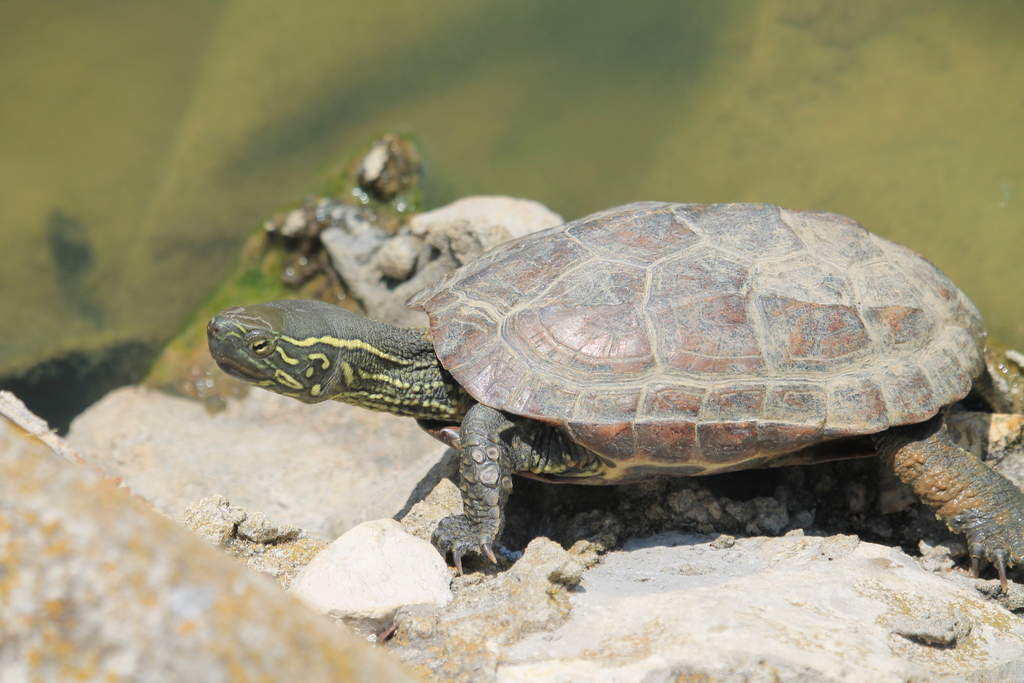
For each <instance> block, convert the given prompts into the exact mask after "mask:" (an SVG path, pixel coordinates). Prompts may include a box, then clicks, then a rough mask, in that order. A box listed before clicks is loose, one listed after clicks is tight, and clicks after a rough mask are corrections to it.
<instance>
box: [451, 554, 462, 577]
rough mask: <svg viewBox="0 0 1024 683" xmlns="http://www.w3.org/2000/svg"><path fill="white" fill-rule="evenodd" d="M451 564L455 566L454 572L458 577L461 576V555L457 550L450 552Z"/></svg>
mask: <svg viewBox="0 0 1024 683" xmlns="http://www.w3.org/2000/svg"><path fill="white" fill-rule="evenodd" d="M452 564H454V565H455V571H457V572H458V573H459V576H462V553H460V552H459V551H458V550H453V551H452Z"/></svg>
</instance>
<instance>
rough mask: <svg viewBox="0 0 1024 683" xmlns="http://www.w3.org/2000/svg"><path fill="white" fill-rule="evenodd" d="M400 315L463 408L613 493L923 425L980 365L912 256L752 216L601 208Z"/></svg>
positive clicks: (872, 240)
mask: <svg viewBox="0 0 1024 683" xmlns="http://www.w3.org/2000/svg"><path fill="white" fill-rule="evenodd" d="M409 305H410V306H413V307H417V308H422V309H423V310H425V311H426V312H427V313H428V315H429V317H430V325H431V330H432V333H433V337H434V345H435V348H436V350H437V355H438V357H439V358H440V360H441V362H442V364H443V365H444V366H445V368H447V369H448V370H449V371H450V372H451V374H452V375H453V376H454V377H455V379H456V380H457V381H458V382H459V383H460V384H461V385H462V386H463V387H464V388H465V389H466V390H467V391H468V392H469V393H470V394H471V395H472V396H473V397H474V398H475V399H476V400H477V401H479V402H481V403H484V404H486V405H489V406H492V407H494V408H498V409H500V410H503V411H507V412H510V413H514V414H518V415H523V416H527V417H531V418H535V419H537V420H542V421H544V422H547V423H550V424H553V425H557V426H560V427H562V428H564V429H565V430H567V431H568V433H569V434H570V436H571V437H572V438H573V440H575V441H577V442H578V443H581V444H583V445H585V446H587V447H588V448H590V449H592V450H594V451H596V452H598V453H599V454H601V455H602V456H603V457H604V459H605V461H606V462H607V463H608V464H610V465H613V466H614V468H613V469H614V472H615V473H614V474H612V475H609V476H612V477H614V478H622V477H623V475H624V473H625V472H626V471H628V470H630V469H635V470H636V472H640V471H643V472H650V471H652V470H662V471H664V472H666V473H675V474H703V473H709V472H717V471H725V470H731V469H740V468H746V467H754V466H762V465H771V464H781V463H784V462H788V461H789V460H788V459H787V458H786V457H785V454H788V453H793V452H795V451H800V450H801V449H808V448H809V447H812V446H814V445H815V444H818V443H820V442H823V441H828V440H832V439H837V438H840V437H847V436H853V435H864V434H871V433H875V432H879V431H882V430H885V429H887V428H889V427H890V426H895V425H903V424H910V423H915V422H920V421H923V420H926V419H928V418H929V417H931V416H932V415H934V414H935V413H936V412H938V411H939V410H940V409H941V408H942V407H943V406H945V405H948V404H950V403H953V402H955V401H957V400H958V399H960V398H962V397H964V396H965V395H966V394H967V393H968V391H969V390H970V388H971V383H972V378H975V377H977V376H979V375H980V374H981V372H982V371H983V368H984V361H983V356H982V354H983V348H984V340H985V329H984V325H983V323H982V320H981V316H980V315H979V314H978V311H977V309H976V308H975V307H974V305H973V304H972V303H971V302H970V300H969V299H968V298H967V296H966V295H964V294H963V292H961V291H960V290H959V289H957V287H956V286H955V285H954V284H953V283H952V282H951V281H950V280H949V278H947V277H946V276H945V275H944V274H943V273H942V272H940V271H939V270H938V269H937V268H936V267H935V266H933V265H932V264H931V263H929V262H928V261H927V260H925V259H924V258H923V257H922V256H920V255H918V254H917V253H915V252H913V251H911V250H910V249H907V248H906V247H903V246H900V245H898V244H895V243H893V242H890V241H888V240H886V239H884V238H882V237H879V236H877V235H874V234H872V233H870V232H868V231H867V230H865V229H864V228H863V227H862V226H861V225H860V224H859V223H857V222H856V221H854V220H852V219H850V218H846V217H844V216H839V215H836V214H832V213H824V212H817V211H792V210H787V209H780V208H779V207H776V206H771V205H765V204H711V205H698V204H668V203H660V202H645V203H638V204H630V205H627V206H622V207H618V208H614V209H609V210H607V211H603V212H600V213H596V214H593V215H591V216H587V217H585V218H582V219H580V220H577V221H574V222H572V223H568V224H566V225H564V226H560V227H557V228H552V229H550V230H546V231H543V232H539V233H535V234H533V235H530V236H527V237H524V238H521V239H518V240H515V241H513V242H509V243H506V244H504V245H502V246H500V247H498V248H497V249H494V250H493V251H491V252H488V253H487V254H485V255H484V256H483V257H481V258H480V259H478V260H476V261H474V262H472V263H470V264H467V265H466V266H465V267H463V268H461V269H459V270H457V271H455V272H453V273H451V274H450V275H448V276H447V277H446V278H444V279H443V280H441V281H440V282H438V283H436V284H435V285H433V286H431V287H429V288H427V289H425V290H424V291H422V292H420V293H419V294H417V295H416V296H415V297H413V299H412V300H410V302H409ZM813 450H814V449H812V451H813ZM804 452H805V453H806V452H808V451H804ZM636 472H634V474H636Z"/></svg>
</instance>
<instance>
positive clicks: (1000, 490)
mask: <svg viewBox="0 0 1024 683" xmlns="http://www.w3.org/2000/svg"><path fill="white" fill-rule="evenodd" d="M942 417H943V416H942V414H939V415H936V416H935V417H933V418H932V419H930V420H928V421H927V422H922V423H921V424H916V425H906V426H903V427H893V428H892V429H889V430H887V431H885V432H882V433H880V434H877V435H875V437H874V442H875V448H876V449H877V450H878V453H879V455H880V456H881V457H882V459H883V461H884V462H885V463H886V465H887V466H889V467H890V468H892V470H893V472H895V473H896V476H898V477H899V478H900V479H901V480H903V482H905V483H907V484H909V485H910V486H911V487H912V488H913V489H914V493H916V494H917V495H918V497H920V498H921V500H922V501H924V502H925V503H927V504H928V506H929V507H931V508H932V509H933V510H935V513H936V514H937V515H938V516H939V518H940V519H942V520H943V521H944V522H945V523H946V526H948V527H949V529H950V530H951V531H953V532H954V533H962V534H966V536H967V545H968V548H969V549H970V554H971V565H972V566H971V571H972V574H974V575H975V576H977V572H978V569H979V565H980V560H981V559H987V560H988V561H989V562H991V563H992V564H993V565H994V566H995V568H996V570H997V571H998V572H999V579H1000V581H1001V584H1002V589H1003V592H1006V568H1007V567H1008V566H1009V567H1012V566H1014V565H1015V564H1020V563H1021V562H1022V561H1024V493H1022V492H1021V490H1020V489H1018V488H1017V487H1016V486H1014V485H1013V484H1012V483H1011V482H1010V481H1009V480H1008V479H1006V478H1005V477H1003V476H1002V475H1000V474H999V473H998V472H995V471H994V470H992V469H990V468H989V467H987V466H986V465H985V464H984V463H983V462H981V460H980V459H978V457H977V456H975V455H974V454H972V453H970V452H968V451H965V450H963V449H962V448H960V447H959V446H957V445H956V444H954V443H953V442H952V441H951V440H950V438H949V435H948V434H947V432H946V425H945V424H944V422H943V420H942Z"/></svg>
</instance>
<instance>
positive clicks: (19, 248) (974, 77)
mask: <svg viewBox="0 0 1024 683" xmlns="http://www.w3.org/2000/svg"><path fill="white" fill-rule="evenodd" d="M393 129H397V130H403V131H411V132H414V133H415V134H416V135H417V136H418V139H419V141H420V144H421V147H422V151H423V154H424V157H425V161H426V164H427V171H428V177H427V180H426V188H425V189H426V192H427V197H428V200H430V201H431V202H432V203H434V204H440V203H444V202H446V201H449V200H451V199H454V198H456V197H459V196H462V195H465V194H470V193H496V194H508V195H515V196H523V197H529V198H533V199H537V200H540V201H541V202H544V203H546V204H547V205H549V206H550V207H552V208H553V209H555V210H557V211H559V212H561V213H562V214H563V215H564V216H565V217H566V218H575V217H578V216H581V215H583V214H585V213H588V212H590V211H594V210H597V209H601V208H605V207H608V206H612V205H615V204H621V203H625V202H628V201H633V200H640V199H665V200H676V201H694V202H718V201H764V202H772V203H777V204H782V205H785V206H791V207H799V208H815V209H825V210H831V211H837V212H840V213H844V214H848V215H850V216H853V217H855V218H857V219H858V220H860V221H861V222H862V223H864V224H865V225H866V226H867V227H868V228H869V229H871V230H874V231H876V232H878V233H881V234H883V235H886V236H888V237H890V238H892V239H895V240H897V241H900V242H903V243H905V244H908V245H910V246H912V247H914V248H915V249H917V250H918V251H920V252H922V253H924V254H925V255H926V256H928V257H929V258H931V259H932V260H933V261H935V262H936V263H937V264H938V265H939V266H940V267H941V268H942V269H943V270H945V271H946V272H947V273H948V274H949V275H950V276H951V277H952V278H953V279H954V280H955V281H956V282H957V283H958V284H959V285H960V286H961V287H962V288H963V289H964V290H965V291H966V292H967V293H968V294H969V295H970V296H971V298H972V299H973V300H974V301H975V303H977V304H978V305H979V307H980V308H981V309H982V312H983V313H984V314H985V317H986V319H987V321H988V324H989V328H990V330H991V332H992V334H993V335H994V336H995V337H996V338H997V339H998V340H1000V341H1002V342H1004V343H1006V344H1009V345H1011V346H1016V347H1017V348H1022V349H1024V315H1022V306H1021V304H1020V299H1019V295H1018V293H1017V288H1018V285H1019V280H1020V278H1019V274H1020V272H1021V271H1020V266H1019V264H1020V261H1021V257H1022V255H1024V4H1022V3H1019V2H1011V1H1006V2H979V1H978V0H970V1H969V0H962V1H959V2H941V1H936V0H917V1H913V2H911V1H906V0H903V1H901V0H859V1H857V2H848V3H845V2H836V1H835V0H806V1H794V0H787V1H782V0H763V1H744V2H723V1H721V0H719V1H717V2H680V1H678V0H676V1H672V2H642V3H626V2H621V3H609V2H581V1H562V2H541V1H539V0H534V1H520V2H517V3H496V2H481V1H479V0H477V1H475V2H469V1H461V2H460V1H457V0H450V1H443V2H442V1H435V2H429V3H426V2H415V1H411V0H393V1H392V2H388V3H366V2H359V3H357V2H340V1H338V0H318V1H313V0H307V1H293V2H288V3H280V2H270V1H268V0H246V1H245V2H232V1H227V2H220V3H213V2H209V1H202V2H200V1H198V0H177V1H176V2H174V3H141V2H134V1H130V0H118V1H111V0H103V1H101V0H92V1H83V2H77V3H67V2H57V1H55V0H8V1H6V2H3V3H0V332H2V334H3V339H4V343H3V344H2V345H0V374H2V373H3V372H9V371H11V370H16V369H18V368H24V367H27V366H29V365H32V364H34V363H37V362H39V361H41V360H45V359H46V358H50V357H53V356H55V355H59V354H62V353H64V352H66V351H67V350H69V349H76V348H84V349H99V348H106V347H110V346H112V345H114V344H118V343H122V342H124V341H127V340H136V339H140V340H147V341H148V340H160V339H164V338H167V337H168V336H169V335H170V334H172V333H174V331H175V330H176V329H178V327H179V326H180V325H181V324H182V322H183V320H184V318H185V317H186V316H187V314H188V312H189V311H190V310H192V309H193V308H194V307H195V306H196V305H197V304H198V303H199V302H200V301H201V300H202V299H203V298H204V297H205V296H206V295H207V294H208V293H209V292H210V290H211V288H212V287H213V286H214V285H215V284H216V283H217V282H218V281H219V280H220V279H221V278H222V277H223V276H224V274H225V272H226V270H227V269H228V268H229V266H230V264H231V262H232V260H233V258H234V256H235V254H236V252H237V249H238V246H239V245H240V243H241V241H242V240H243V239H244V237H245V236H246V235H247V234H248V233H249V232H250V231H251V230H252V229H253V228H254V227H255V226H256V225H258V224H259V222H260V221H261V220H262V219H263V218H264V217H265V216H266V215H267V214H268V213H270V212H272V211H273V210H275V209H277V208H280V207H281V206H283V205H285V204H287V203H289V202H294V201H296V200H298V199H300V198H301V197H303V196H304V195H305V193H307V192H309V191H313V190H316V189H317V188H319V187H321V186H322V185H323V184H324V182H325V180H326V179H327V178H329V177H330V175H331V173H333V172H335V171H336V170H337V165H338V163H339V160H341V159H343V158H344V157H345V155H346V154H348V153H349V152H350V151H351V150H353V149H355V148H357V147H359V146H361V145H363V144H364V143H366V142H367V141H368V140H369V139H370V138H371V137H372V136H374V135H376V134H378V133H380V132H382V131H385V130H393Z"/></svg>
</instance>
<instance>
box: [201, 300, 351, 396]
mask: <svg viewBox="0 0 1024 683" xmlns="http://www.w3.org/2000/svg"><path fill="white" fill-rule="evenodd" d="M348 318H352V319H353V320H352V321H351V323H352V324H351V325H349V327H352V328H353V329H352V330H351V334H352V335H355V334H358V332H357V330H356V329H355V328H357V327H358V325H359V321H360V320H362V318H360V316H357V315H354V314H352V313H349V312H348V311H345V310H344V309H342V308H339V307H338V306H333V305H331V304H327V303H324V302H321V301H298V300H296V301H270V302H268V303H264V304H256V305H253V306H232V307H231V308H227V309H225V310H223V311H221V312H220V313H218V314H217V315H215V316H214V317H213V318H212V319H211V320H210V322H209V324H207V326H206V337H207V341H208V343H209V346H210V355H211V356H213V359H214V360H215V361H217V365H218V366H220V368H221V370H223V371H224V372H226V373H227V374H229V375H231V376H232V377H234V378H235V379H239V380H241V381H243V382H247V383H249V384H253V385H256V386H259V387H263V388H264V389H269V390H270V391H274V392H276V393H279V394H284V395H286V396H291V397H292V398H297V399H299V400H300V401H303V402H305V403H319V402H320V401H323V400H325V399H327V398H332V396H331V391H330V390H331V389H332V388H333V385H334V384H335V381H334V376H335V373H333V372H330V371H329V370H331V366H332V365H333V364H334V362H335V359H334V357H333V356H334V355H335V354H334V353H332V354H331V356H328V355H327V354H325V353H324V351H325V350H326V351H336V350H337V348H336V346H327V348H326V349H325V348H323V347H324V344H323V343H321V340H324V339H337V338H338V336H339V332H340V331H341V330H339V320H341V322H342V324H341V327H345V325H344V323H345V322H349V321H348V320H347V319H348Z"/></svg>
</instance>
